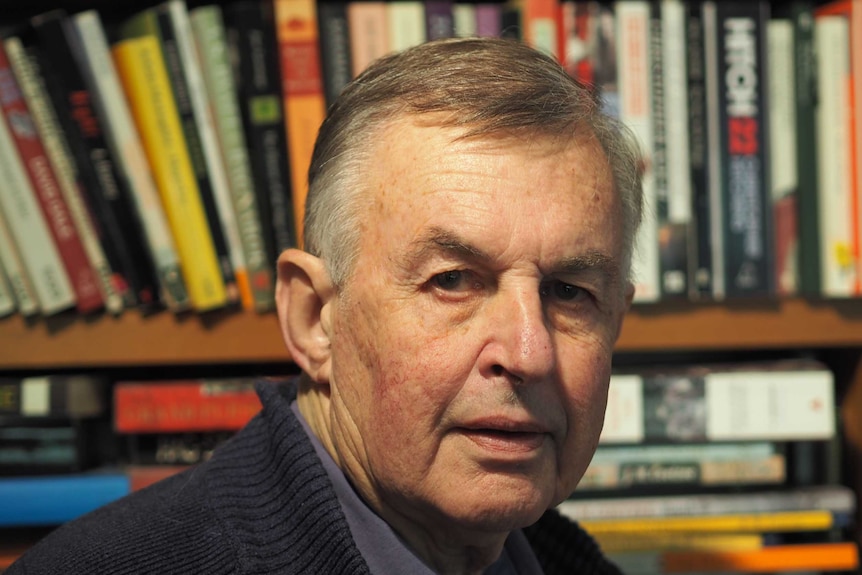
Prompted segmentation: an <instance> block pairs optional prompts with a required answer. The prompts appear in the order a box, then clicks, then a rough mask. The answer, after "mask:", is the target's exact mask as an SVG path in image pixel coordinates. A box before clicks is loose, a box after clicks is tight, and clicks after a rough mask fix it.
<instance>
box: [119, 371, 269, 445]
mask: <svg viewBox="0 0 862 575" xmlns="http://www.w3.org/2000/svg"><path fill="white" fill-rule="evenodd" d="M260 408H261V404H260V399H259V398H258V396H257V393H256V392H255V391H254V386H253V383H252V381H251V380H249V379H238V380H231V379H222V380H219V379H212V380H207V379H199V380H177V381H119V382H117V383H116V384H115V385H114V429H116V431H117V432H118V433H174V432H175V433H192V432H207V431H234V430H238V429H240V428H242V427H243V426H244V425H245V424H246V423H248V421H249V420H250V419H251V418H252V417H254V416H255V415H256V414H257V412H258V411H260Z"/></svg>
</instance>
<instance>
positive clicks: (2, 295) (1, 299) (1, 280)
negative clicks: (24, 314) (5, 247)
mask: <svg viewBox="0 0 862 575" xmlns="http://www.w3.org/2000/svg"><path fill="white" fill-rule="evenodd" d="M14 311H15V295H14V294H13V293H12V286H11V285H10V284H9V280H8V279H7V278H6V272H5V270H4V269H3V262H2V260H0V317H5V316H7V315H10V314H12V313H13V312H14Z"/></svg>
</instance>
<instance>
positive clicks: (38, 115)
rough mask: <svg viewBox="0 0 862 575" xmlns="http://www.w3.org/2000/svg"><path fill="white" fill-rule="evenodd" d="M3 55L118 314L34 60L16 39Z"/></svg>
mask: <svg viewBox="0 0 862 575" xmlns="http://www.w3.org/2000/svg"><path fill="white" fill-rule="evenodd" d="M4 46H5V48H6V54H7V56H8V57H9V61H10V63H11V65H12V70H13V72H14V73H15V76H16V77H17V78H18V82H19V85H20V87H21V90H22V92H23V93H24V99H25V100H26V102H27V106H28V108H29V109H30V113H31V115H32V116H33V121H34V123H35V125H36V129H37V130H38V133H39V137H40V138H41V139H42V143H43V144H44V147H45V153H46V154H47V156H48V160H49V162H50V164H51V168H52V169H53V170H54V174H55V175H56V177H57V183H58V185H59V187H60V191H61V192H62V194H63V198H64V199H65V200H66V204H67V205H68V206H69V213H70V214H71V216H72V219H73V221H74V223H75V226H76V228H77V229H78V233H79V235H80V237H81V243H82V245H83V246H84V250H85V251H86V254H87V257H88V258H89V261H90V263H91V265H92V266H93V270H94V272H95V273H96V277H97V278H98V279H99V287H100V289H101V291H102V297H103V299H104V303H105V309H107V310H108V311H109V312H111V313H114V314H118V313H120V312H122V311H123V308H124V307H125V302H124V300H123V296H122V295H121V294H120V293H119V291H118V290H117V289H116V288H115V285H116V284H115V282H114V278H113V271H112V270H111V266H110V264H109V263H108V258H107V256H106V255H105V251H104V250H103V249H102V245H101V243H100V242H99V237H98V235H97V233H96V230H95V227H94V226H95V224H94V222H93V221H92V218H91V216H90V212H89V206H87V204H86V200H85V198H84V195H83V193H82V191H81V188H80V187H79V183H78V180H77V171H76V169H75V164H74V160H73V158H72V154H71V152H70V151H69V147H68V144H67V142H66V141H65V137H64V132H63V130H62V128H61V127H60V123H59V120H58V119H57V116H56V113H55V111H54V108H53V105H52V104H51V102H50V99H49V97H48V95H47V94H46V88H45V86H44V84H43V83H42V81H41V79H40V75H39V71H38V69H37V65H36V62H35V59H31V58H30V57H29V56H28V55H27V52H26V50H25V48H24V45H23V43H22V42H21V40H20V38H18V37H9V38H7V39H6V40H5V41H4Z"/></svg>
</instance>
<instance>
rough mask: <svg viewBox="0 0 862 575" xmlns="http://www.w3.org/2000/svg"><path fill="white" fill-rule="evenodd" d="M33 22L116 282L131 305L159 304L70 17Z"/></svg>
mask: <svg viewBox="0 0 862 575" xmlns="http://www.w3.org/2000/svg"><path fill="white" fill-rule="evenodd" d="M32 24H33V28H34V29H35V33H36V39H35V41H34V42H33V43H31V44H30V46H29V48H30V50H31V53H32V54H33V57H34V58H36V59H37V62H38V66H39V68H40V70H42V74H43V76H44V78H45V82H46V87H47V91H48V94H49V95H50V96H51V99H52V101H53V103H54V107H55V109H56V110H57V115H58V119H59V120H60V122H61V126H62V128H63V130H64V131H65V133H66V137H67V139H68V141H69V143H70V147H71V149H72V152H73V153H74V154H75V158H76V166H77V168H78V170H79V174H80V176H81V181H82V184H83V185H82V191H83V192H84V193H85V194H87V197H88V199H89V205H90V208H91V209H92V210H93V213H94V214H95V216H96V218H97V220H98V222H99V225H98V229H100V230H101V238H100V239H101V243H102V247H103V249H105V251H106V256H107V257H108V260H109V262H110V263H111V267H112V270H113V271H114V274H115V276H117V275H119V276H121V277H119V278H115V284H116V285H118V286H119V287H118V290H120V291H121V292H122V293H123V294H124V296H125V297H126V299H127V303H128V304H130V305H134V304H137V305H138V306H140V307H141V308H143V309H145V310H150V309H156V308H157V307H158V303H159V302H158V288H157V284H156V279H155V273H154V270H153V265H152V260H151V259H150V254H149V253H148V252H147V251H146V248H145V247H144V245H143V237H142V232H141V229H140V224H139V222H138V220H137V216H136V214H135V213H134V211H133V207H132V205H131V202H130V200H129V198H128V192H127V190H126V189H124V187H123V183H122V182H121V180H120V177H119V174H118V173H117V170H116V165H115V163H114V158H113V157H112V155H111V153H110V151H109V150H108V146H107V143H106V142H105V137H104V132H103V130H102V125H101V122H100V121H99V120H98V118H97V116H96V112H95V110H94V108H93V99H92V94H91V92H90V90H89V88H88V87H87V85H86V83H85V82H84V78H83V74H82V71H81V67H80V66H79V65H78V61H77V60H76V57H75V54H74V49H75V48H74V46H73V44H72V43H71V41H70V40H71V37H72V34H71V31H70V30H69V27H68V20H67V18H66V17H65V16H64V15H62V14H61V13H57V12H52V13H48V14H42V15H40V16H37V17H36V18H34V19H33V22H32Z"/></svg>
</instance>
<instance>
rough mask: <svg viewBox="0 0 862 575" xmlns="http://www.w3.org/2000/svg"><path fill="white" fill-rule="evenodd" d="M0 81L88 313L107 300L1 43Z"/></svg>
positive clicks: (3, 102) (2, 101) (1, 106)
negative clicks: (104, 298)
mask: <svg viewBox="0 0 862 575" xmlns="http://www.w3.org/2000/svg"><path fill="white" fill-rule="evenodd" d="M0 81H2V87H0V90H2V98H0V111H2V113H3V114H4V115H5V116H6V119H7V121H8V123H9V127H10V129H11V131H12V137H13V139H14V140H15V145H16V147H17V148H18V153H19V154H20V155H21V160H22V162H23V164H24V167H25V169H26V171H27V175H28V176H29V178H30V180H31V182H32V183H33V190H34V191H35V192H36V199H37V201H38V203H39V207H40V208H41V210H42V213H43V214H44V216H45V220H46V221H47V222H48V227H49V229H50V230H51V237H52V238H53V240H54V243H55V244H56V246H57V250H58V251H59V252H60V257H61V259H62V260H63V266H64V268H65V270H66V274H67V275H68V276H69V280H70V282H71V284H72V287H73V289H74V291H75V299H76V302H77V308H78V311H81V312H84V313H86V312H91V311H95V310H97V309H100V308H101V307H102V306H103V303H104V300H103V299H102V292H101V291H100V289H99V281H98V278H97V277H96V272H95V271H94V270H93V266H92V265H91V264H90V260H89V259H88V258H87V254H86V252H85V251H84V245H83V244H82V243H81V238H80V236H79V235H78V230H77V228H76V227H75V223H74V221H73V220H72V215H71V213H70V212H69V207H68V206H67V205H66V201H65V199H64V198H63V195H62V193H61V192H60V186H59V184H58V182H57V179H56V176H55V175H54V172H53V170H52V169H51V164H50V162H49V161H48V156H47V155H46V153H45V148H44V147H43V146H42V140H41V139H40V137H39V134H38V132H37V131H36V127H35V124H34V123H33V119H32V117H31V116H30V110H29V109H28V108H27V103H26V102H25V101H24V97H23V96H22V94H21V90H20V88H19V86H18V82H17V80H16V79H15V76H14V75H13V73H12V68H11V66H10V64H9V60H8V58H7V56H6V51H5V49H4V48H3V46H2V43H0Z"/></svg>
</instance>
